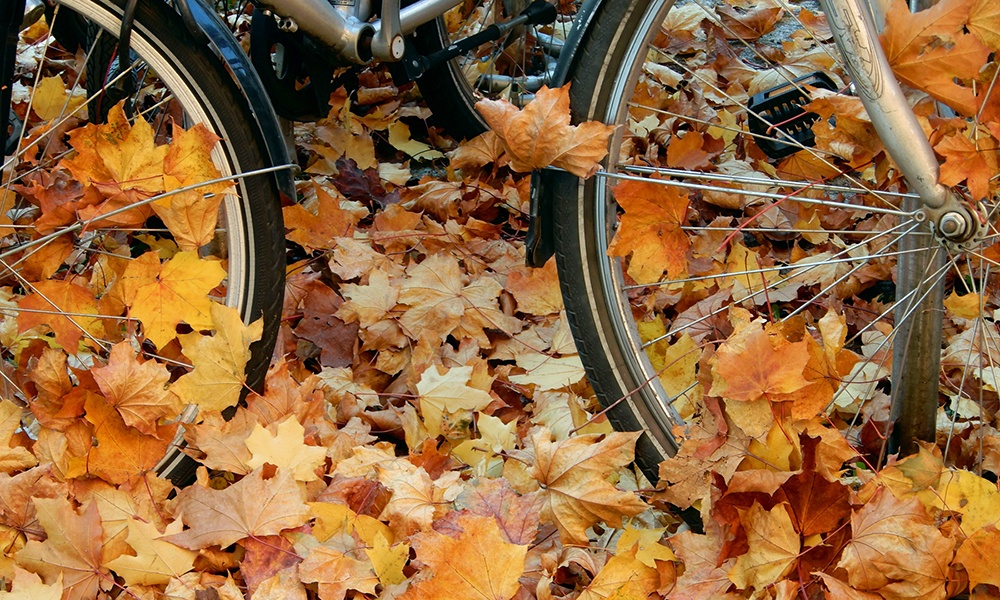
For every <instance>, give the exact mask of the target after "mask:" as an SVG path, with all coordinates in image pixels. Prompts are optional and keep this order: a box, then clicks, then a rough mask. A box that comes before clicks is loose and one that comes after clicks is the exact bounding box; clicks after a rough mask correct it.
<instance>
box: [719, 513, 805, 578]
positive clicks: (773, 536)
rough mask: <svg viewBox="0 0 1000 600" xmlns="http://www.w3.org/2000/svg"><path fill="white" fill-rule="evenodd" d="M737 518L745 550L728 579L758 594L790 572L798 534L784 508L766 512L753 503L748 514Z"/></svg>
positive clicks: (797, 548)
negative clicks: (756, 590)
mask: <svg viewBox="0 0 1000 600" xmlns="http://www.w3.org/2000/svg"><path fill="white" fill-rule="evenodd" d="M739 515H740V523H741V524H742V525H743V529H744V531H746V533H747V545H748V546H749V549H748V550H747V552H746V554H741V555H740V556H739V557H738V558H737V559H736V564H735V565H734V566H733V568H732V569H731V570H730V571H729V579H730V580H731V581H732V582H733V583H735V584H736V585H737V587H739V588H740V589H747V588H751V587H752V588H754V589H758V590H760V589H763V588H765V587H766V586H769V585H771V584H773V583H775V582H776V581H778V580H779V579H781V578H782V577H784V576H785V575H786V574H787V573H788V571H790V570H791V568H792V566H793V565H794V564H795V560H796V559H797V558H798V556H799V549H800V547H801V542H800V539H799V533H798V532H797V531H796V530H795V526H794V525H792V518H791V516H789V514H788V511H787V510H786V509H785V505H784V504H778V505H776V506H775V507H774V508H772V509H771V510H769V511H768V510H764V508H763V507H762V506H761V505H760V504H759V503H758V502H754V503H753V506H751V507H750V508H749V509H748V510H741V511H739Z"/></svg>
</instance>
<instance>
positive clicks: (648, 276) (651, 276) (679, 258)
mask: <svg viewBox="0 0 1000 600" xmlns="http://www.w3.org/2000/svg"><path fill="white" fill-rule="evenodd" d="M612 190H613V192H614V195H615V200H617V201H618V204H619V205H621V207H622V208H623V209H624V210H625V215H624V216H623V217H622V221H621V226H620V227H619V228H618V231H617V233H616V234H615V238H614V239H613V240H612V241H611V245H610V246H609V247H608V255H609V256H622V257H625V256H628V255H629V254H631V255H632V259H631V260H630V261H629V263H628V274H629V275H631V276H632V278H633V279H635V280H636V281H637V282H639V283H655V282H657V281H659V280H660V276H661V275H662V274H663V271H666V272H667V278H668V279H678V278H682V277H686V276H687V251H688V248H689V247H690V246H691V240H690V239H689V238H688V236H687V234H685V233H684V231H683V230H681V226H682V225H683V224H684V223H685V221H686V217H687V208H688V196H687V194H686V193H685V192H684V191H682V190H681V189H680V188H678V187H675V186H661V185H657V184H656V183H653V182H649V181H632V180H627V181H622V182H621V183H619V184H618V185H616V186H615V187H614V188H612Z"/></svg>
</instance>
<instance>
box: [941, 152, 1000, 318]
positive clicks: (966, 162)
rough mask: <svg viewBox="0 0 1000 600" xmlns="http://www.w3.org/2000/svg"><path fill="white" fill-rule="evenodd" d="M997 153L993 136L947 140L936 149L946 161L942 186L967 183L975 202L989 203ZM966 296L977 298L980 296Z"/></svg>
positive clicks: (942, 170) (943, 168)
mask: <svg viewBox="0 0 1000 600" xmlns="http://www.w3.org/2000/svg"><path fill="white" fill-rule="evenodd" d="M997 149H998V147H997V142H996V140H994V139H993V138H992V137H991V136H981V137H980V139H977V140H976V141H972V140H970V139H969V138H968V137H966V136H965V135H963V134H962V133H955V134H952V135H949V136H946V137H945V138H944V139H942V140H941V141H940V142H938V143H937V144H936V145H935V146H934V150H935V151H936V152H937V153H938V154H940V155H941V156H943V157H945V162H944V164H943V165H941V176H940V181H941V183H943V184H944V185H946V186H949V187H954V186H955V185H957V184H959V183H961V182H962V181H967V183H968V186H969V193H970V194H971V195H972V200H975V201H979V200H983V199H985V198H986V197H987V196H988V195H989V193H990V180H991V179H992V178H993V174H994V173H996V172H997V170H998V167H997ZM966 296H972V297H973V298H976V297H977V295H976V294H966ZM977 308H978V307H977Z"/></svg>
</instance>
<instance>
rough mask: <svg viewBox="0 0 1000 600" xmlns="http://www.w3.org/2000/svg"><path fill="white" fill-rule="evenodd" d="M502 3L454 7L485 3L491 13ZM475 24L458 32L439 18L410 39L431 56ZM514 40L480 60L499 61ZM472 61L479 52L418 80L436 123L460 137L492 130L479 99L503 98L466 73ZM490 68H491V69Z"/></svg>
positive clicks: (546, 75) (548, 72) (517, 97)
mask: <svg viewBox="0 0 1000 600" xmlns="http://www.w3.org/2000/svg"><path fill="white" fill-rule="evenodd" d="M499 2H500V0H483V1H480V2H478V3H476V4H469V6H461V7H458V8H456V9H454V10H466V11H467V12H469V13H470V15H475V14H476V11H475V9H476V7H480V6H482V7H485V10H484V12H487V13H488V12H491V11H494V10H496V9H495V8H494V7H495V6H499V4H498V3H499ZM506 4H507V3H506V2H505V3H504V6H505V9H506V8H507V6H506ZM522 4H524V5H525V6H526V5H527V2H523V0H522ZM567 5H568V6H574V3H572V2H571V3H568V4H567ZM519 8H523V7H521V6H518V7H516V8H512V10H511V12H512V13H513V14H507V15H506V17H508V18H510V17H511V16H514V15H516V14H517V12H519V10H518V9H519ZM574 9H575V7H574ZM471 24H472V23H470V22H469V21H465V22H463V24H462V27H460V28H459V32H458V33H457V34H455V33H451V32H449V31H448V27H447V25H446V21H445V19H444V18H441V17H439V18H437V19H435V20H433V21H430V22H428V23H425V24H424V25H421V26H420V27H418V28H417V29H416V30H415V31H414V32H413V34H412V35H411V36H410V40H411V42H412V43H413V45H414V47H415V48H416V49H417V51H418V52H419V53H420V54H423V55H428V54H431V53H433V52H436V51H438V50H440V49H442V48H447V47H448V45H449V44H450V43H451V41H452V38H453V36H455V35H471V34H472V33H475V32H476V31H475V28H474V27H471ZM488 24H489V23H486V22H482V23H479V25H480V26H485V25H488ZM563 29H565V27H564V28H563ZM463 32H464V33H463ZM522 33H523V34H524V35H523V36H522V38H526V36H528V35H529V33H528V29H527V28H525V29H524V30H523V31H522ZM560 33H561V34H562V35H563V37H565V35H566V33H567V31H561V32H560ZM513 43H514V42H511V40H510V39H509V38H507V37H505V38H503V39H502V40H500V41H499V42H497V43H496V44H494V45H491V46H489V48H490V49H489V54H488V56H486V57H484V58H482V59H480V63H481V64H484V65H490V64H492V63H494V62H496V60H497V57H498V55H499V54H502V53H503V51H504V48H505V47H506V46H511V45H513ZM536 43H537V42H536ZM539 53H542V54H545V52H543V51H541V50H539ZM546 56H548V55H547V54H546ZM470 60H475V55H473V57H470V58H464V57H461V56H460V57H456V58H454V59H452V60H450V61H448V62H446V63H443V64H440V65H437V66H435V67H432V68H431V69H429V70H427V72H426V73H424V74H423V75H422V76H421V77H420V78H418V79H417V81H416V83H417V86H418V87H419V88H420V90H421V91H422V93H423V97H424V101H425V102H426V103H427V106H428V108H430V109H431V119H432V120H433V122H434V123H435V124H436V125H438V126H439V127H441V128H442V129H444V130H445V131H447V132H448V133H449V134H450V135H451V136H452V137H454V138H456V139H472V138H474V137H476V136H477V135H479V134H481V133H483V132H485V131H486V130H487V129H489V126H488V125H487V124H486V121H485V120H484V119H483V117H482V115H480V114H479V112H478V111H477V110H476V102H478V101H479V100H482V99H483V98H490V99H498V98H500V97H503V95H502V94H498V93H492V92H489V91H487V90H485V89H484V88H483V86H480V85H479V84H478V82H476V83H473V82H470V81H469V79H468V78H467V77H466V74H465V68H466V64H467V61H470ZM546 60H549V61H550V62H551V65H550V67H549V68H548V69H545V70H543V71H541V75H539V78H540V79H539V80H540V81H544V82H545V83H548V82H550V81H551V80H552V78H553V74H554V70H555V58H554V57H548V58H547V59H546ZM486 70H489V69H488V68H487V69H486ZM516 70H519V71H525V72H526V71H527V70H528V69H527V68H526V67H524V66H523V65H521V66H519V67H516ZM514 79H517V77H516V76H515V77H514ZM537 84H538V82H534V83H533V87H534V86H535V85H537ZM484 85H486V84H484ZM510 96H514V97H508V99H510V100H512V101H514V102H515V103H516V104H524V103H526V102H528V101H529V100H530V98H531V97H533V95H532V94H531V93H526V94H523V95H522V94H519V93H518V92H516V91H511V92H510ZM522 96H523V97H522Z"/></svg>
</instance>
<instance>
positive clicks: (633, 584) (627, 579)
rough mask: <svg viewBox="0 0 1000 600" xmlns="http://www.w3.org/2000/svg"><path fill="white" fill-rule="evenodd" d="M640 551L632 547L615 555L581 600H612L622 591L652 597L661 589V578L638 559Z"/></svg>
mask: <svg viewBox="0 0 1000 600" xmlns="http://www.w3.org/2000/svg"><path fill="white" fill-rule="evenodd" d="M638 551H639V549H638V548H636V547H634V546H632V547H629V548H628V549H627V550H624V551H621V552H618V553H617V554H615V556H613V557H612V558H611V560H609V561H608V562H607V564H605V565H604V567H603V568H601V570H600V571H599V572H598V573H597V576H596V577H594V580H593V581H591V582H590V585H588V586H587V589H585V590H584V591H583V593H582V594H580V596H579V598H580V600H604V599H606V598H608V599H610V598H613V597H614V594H615V593H616V592H618V591H619V590H622V589H627V590H628V591H629V593H630V594H632V597H636V598H649V597H650V596H652V594H653V592H654V591H656V588H658V587H659V584H660V576H659V574H658V573H657V572H656V569H654V568H652V567H650V566H648V565H646V564H645V563H643V562H642V561H640V560H638V559H637V558H636V554H637V553H638ZM625 597H628V596H623V598H625Z"/></svg>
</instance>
